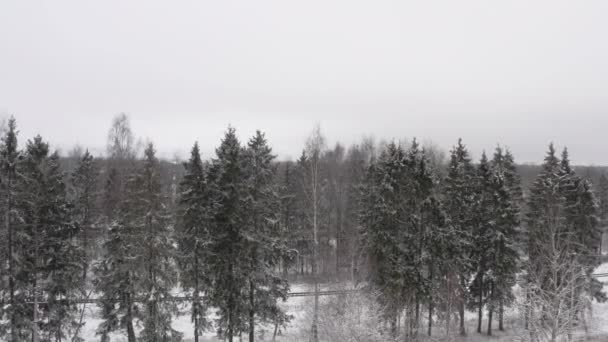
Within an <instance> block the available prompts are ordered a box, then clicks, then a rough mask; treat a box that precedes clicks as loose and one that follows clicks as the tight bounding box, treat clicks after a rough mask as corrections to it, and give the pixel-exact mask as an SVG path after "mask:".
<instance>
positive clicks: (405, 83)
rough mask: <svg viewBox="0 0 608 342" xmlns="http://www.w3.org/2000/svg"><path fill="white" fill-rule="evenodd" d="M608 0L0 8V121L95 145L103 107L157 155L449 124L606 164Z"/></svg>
mask: <svg viewBox="0 0 608 342" xmlns="http://www.w3.org/2000/svg"><path fill="white" fill-rule="evenodd" d="M607 14H608V1H603V0H598V1H557V0H550V1H500V2H499V1H487V0H480V1H426V0H425V1H422V0H420V1H404V0H400V1H378V0H375V1H356V0H344V1H342V0H341V1H331V0H323V1H314V0H306V1H288V0H275V1H264V0H255V1H226V0H222V1H202V0H196V1H168V0H167V1H150V0H137V1H135V0H130V1H118V0H117V1H109V0H104V1H83V0H74V1H63V0H53V1H29V0H3V1H1V2H0V116H7V115H9V114H14V115H15V116H16V117H17V120H18V123H19V126H20V130H21V136H22V139H23V138H29V137H31V136H33V135H34V134H36V133H40V134H42V135H43V137H45V138H46V139H48V140H50V141H51V143H52V144H53V146H55V147H59V148H61V149H62V150H64V151H65V150H68V149H70V147H71V146H73V145H74V144H77V143H78V144H81V145H83V146H85V147H89V148H92V149H94V150H96V151H102V150H103V149H104V146H105V139H106V134H107V130H108V128H109V125H110V122H111V119H112V117H113V116H114V115H115V114H117V113H119V112H125V113H127V114H129V116H130V117H131V121H132V126H133V129H134V132H135V134H136V135H137V136H140V137H143V138H148V139H150V140H152V141H153V142H155V143H156V144H157V149H158V150H159V151H160V152H161V154H162V155H164V156H171V155H173V154H174V153H176V152H177V153H180V154H182V155H186V154H187V152H188V150H189V148H190V146H191V145H192V143H193V141H194V140H198V141H199V142H200V144H201V145H202V150H203V152H204V153H205V154H206V155H205V157H209V154H210V153H211V151H212V150H213V147H214V146H216V145H217V144H218V142H219V139H220V138H221V136H222V134H223V132H224V131H225V129H226V127H227V126H228V124H232V125H233V126H235V127H236V128H237V131H238V132H239V135H240V136H241V137H242V138H243V139H245V138H247V137H248V136H249V135H251V134H253V132H254V130H255V129H257V128H259V129H262V130H263V131H265V132H266V133H267V136H268V138H269V140H270V142H271V143H272V145H273V147H274V150H275V152H276V153H277V154H279V156H280V157H282V158H289V157H291V158H292V159H295V158H297V156H298V155H299V151H300V150H301V148H302V146H303V143H304V140H305V137H306V136H307V134H308V133H309V132H310V131H311V129H312V127H313V125H314V123H315V122H317V121H318V122H320V123H321V125H322V128H323V131H324V133H325V134H326V135H327V136H328V138H329V142H330V144H332V143H335V142H336V141H337V140H340V141H342V142H344V143H346V144H349V143H352V142H356V141H358V140H360V138H361V137H362V136H364V135H373V136H375V137H376V138H377V139H378V140H380V139H382V138H385V139H390V138H403V137H407V138H411V137H413V136H416V137H418V138H419V139H420V140H429V139H431V140H433V141H434V142H435V143H436V144H438V145H439V146H441V147H443V148H445V149H449V148H450V146H452V145H453V144H455V142H456V141H457V139H458V137H459V136H461V137H462V138H463V139H464V142H465V143H466V144H467V145H468V146H469V147H470V149H471V150H472V152H473V154H474V156H475V157H476V158H477V157H478V156H479V153H480V152H481V150H482V149H488V150H492V149H493V148H494V146H495V145H496V143H497V142H500V143H501V144H503V145H507V146H510V147H511V149H512V150H513V152H514V153H515V156H516V158H517V159H518V161H522V162H540V161H541V160H542V157H543V155H544V152H545V150H546V145H547V143H548V142H549V141H554V142H555V143H556V144H557V145H558V146H559V147H562V146H564V145H567V146H568V147H569V149H570V152H571V156H572V159H573V161H574V162H575V163H585V164H587V163H589V164H608V20H606V15H607Z"/></svg>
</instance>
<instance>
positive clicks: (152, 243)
mask: <svg viewBox="0 0 608 342" xmlns="http://www.w3.org/2000/svg"><path fill="white" fill-rule="evenodd" d="M155 153H156V152H155V150H154V146H153V145H152V144H148V146H147V148H146V150H145V151H144V160H143V164H142V165H141V167H140V168H139V170H138V171H136V172H135V173H134V174H133V175H132V176H131V177H130V179H129V180H128V183H127V201H128V203H127V205H128V207H129V208H130V211H129V213H128V216H127V217H128V224H129V225H130V226H132V227H133V229H134V230H135V231H136V232H137V233H138V234H137V235H138V236H139V238H140V240H139V243H138V244H137V245H136V249H137V250H138V253H137V254H136V255H135V258H136V259H135V262H136V264H137V265H138V266H139V267H138V269H137V271H138V272H140V274H139V277H138V278H139V280H140V283H139V284H138V287H139V288H138V290H139V292H140V294H141V296H142V298H144V302H143V306H144V310H143V312H142V323H143V331H142V332H141V337H142V339H143V340H144V341H147V342H161V341H162V342H169V341H180V340H181V334H180V333H179V332H177V331H175V330H174V329H173V328H172V327H171V315H172V313H174V312H176V307H175V305H174V303H172V302H171V301H169V300H167V299H169V298H170V291H171V290H172V289H173V287H174V285H175V283H176V277H177V273H176V272H175V269H174V267H173V258H174V254H175V251H174V244H173V239H172V236H173V234H172V229H171V225H170V224H171V221H170V220H171V217H170V215H169V212H168V210H167V202H166V201H167V200H166V198H165V197H164V196H163V194H162V191H161V183H160V173H159V162H158V159H156V156H155Z"/></svg>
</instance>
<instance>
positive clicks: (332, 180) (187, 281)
mask: <svg viewBox="0 0 608 342" xmlns="http://www.w3.org/2000/svg"><path fill="white" fill-rule="evenodd" d="M139 146H140V144H138V143H137V141H136V139H135V137H134V135H133V132H132V131H131V127H130V125H129V122H128V118H127V117H126V116H125V115H119V116H117V117H116V118H115V119H114V120H113V122H112V125H111V128H110V130H109V134H108V150H107V155H106V156H105V158H94V157H93V156H92V155H91V154H90V153H89V152H88V151H81V152H80V153H75V154H73V156H71V157H70V158H61V157H60V156H59V154H58V153H57V152H52V151H51V149H50V147H49V144H48V143H46V142H45V141H44V140H43V139H42V138H41V137H40V136H37V137H35V138H33V139H31V140H28V141H27V142H26V143H25V144H24V147H23V148H21V149H20V148H19V145H18V130H17V127H16V121H15V120H14V119H11V120H9V122H8V125H7V127H6V130H5V132H3V134H2V140H1V143H0V167H1V168H0V191H1V193H2V196H1V197H2V199H3V200H2V203H1V207H0V209H1V212H2V216H3V218H4V222H3V224H2V229H1V233H0V235H1V236H0V237H1V241H3V251H4V252H3V253H1V255H0V258H1V260H0V261H1V267H0V271H1V272H2V276H1V278H0V281H1V282H0V310H1V312H0V315H1V316H0V337H2V338H4V339H6V340H8V341H11V342H14V341H24V340H32V339H33V338H34V337H35V338H37V339H39V340H41V341H62V340H66V339H68V338H69V339H71V340H72V341H78V340H82V339H81V338H80V337H79V336H80V335H81V333H82V332H81V330H82V327H83V326H84V323H85V319H86V318H85V317H84V308H83V307H82V306H79V305H77V303H76V302H75V299H76V298H90V297H95V298H99V299H101V304H100V307H99V309H100V313H101V318H102V323H101V324H100V326H99V327H98V329H97V334H98V336H99V338H100V340H101V341H108V340H109V336H110V333H113V332H119V333H123V334H125V335H126V336H127V338H128V341H129V342H133V341H136V340H142V341H180V340H181V339H182V336H181V333H180V332H178V331H176V330H175V329H174V328H173V327H172V319H173V317H174V316H176V315H177V306H176V304H175V303H174V302H172V301H171V300H167V299H169V298H171V296H172V291H173V290H174V289H176V288H181V289H183V290H185V291H186V292H187V293H188V294H189V298H190V299H191V300H190V306H189V308H190V314H191V317H192V322H193V325H194V332H193V333H194V336H195V341H198V338H199V336H200V335H201V334H202V332H203V331H206V330H210V329H215V331H216V332H217V334H218V336H220V337H222V338H226V339H228V340H230V341H232V339H233V338H234V337H235V336H242V335H247V336H248V337H249V340H250V341H254V339H255V337H256V327H260V326H275V327H278V326H280V325H285V324H286V323H288V322H289V320H290V316H289V315H288V314H287V313H286V312H284V311H283V310H282V309H281V307H280V306H279V305H278V303H279V302H280V301H282V300H285V299H286V295H287V293H288V290H289V282H288V280H294V279H298V278H299V279H298V280H300V281H311V282H313V283H314V285H315V291H319V288H320V285H319V283H322V282H324V281H327V280H349V281H352V282H353V283H354V284H357V286H358V285H359V284H360V285H362V286H363V287H364V288H366V289H368V290H369V291H370V293H372V294H374V295H375V297H376V298H377V300H378V302H379V303H380V304H381V307H382V308H383V309H382V313H383V317H384V319H385V321H386V323H387V325H388V327H389V329H388V332H389V333H390V334H392V335H393V336H394V337H396V336H398V335H399V334H405V335H406V337H410V338H415V337H417V336H418V335H420V334H422V330H423V327H422V322H423V321H424V322H426V324H427V326H426V327H425V328H426V329H424V330H426V331H425V333H426V334H428V335H431V334H432V333H433V322H440V321H443V322H447V325H446V330H447V334H448V335H449V330H450V322H451V321H452V317H458V322H459V332H460V333H461V334H464V333H465V324H464V314H465V311H467V310H475V311H476V312H477V313H478V327H477V330H478V332H481V331H482V318H483V317H484V314H485V315H487V322H488V325H487V328H486V330H487V333H488V334H491V333H492V328H493V326H492V324H493V321H496V322H497V324H498V329H501V330H502V329H504V325H503V314H504V311H505V308H506V307H509V306H512V305H513V304H514V301H515V296H514V293H513V287H514V285H515V284H516V282H517V281H518V280H519V281H520V285H521V286H522V288H524V289H525V296H526V300H525V303H526V315H525V317H526V322H525V324H526V325H527V326H528V328H529V329H530V333H531V335H534V336H538V335H539V334H541V333H542V331H543V329H548V328H547V327H549V326H551V324H550V323H551V322H555V320H557V321H559V322H560V323H561V322H563V321H565V320H570V321H576V319H577V317H578V316H579V315H581V314H582V310H581V305H582V304H584V303H585V302H586V301H587V300H588V299H589V298H591V297H594V298H596V299H598V300H605V297H604V294H603V293H602V292H601V286H600V284H599V282H597V280H595V279H594V278H593V277H592V273H593V269H594V268H595V267H596V266H597V265H599V262H600V258H598V254H599V253H600V249H601V227H602V226H604V225H605V224H606V222H607V220H608V179H607V178H606V176H605V175H602V176H601V177H600V180H599V189H598V191H597V192H595V193H594V191H593V190H592V185H591V183H590V182H589V181H588V180H587V179H586V178H583V177H581V176H580V175H578V174H577V173H576V172H575V170H573V168H572V167H571V166H570V163H569V158H568V155H567V151H566V150H564V152H563V153H562V155H561V157H559V158H558V157H557V156H556V152H555V151H554V148H553V146H552V145H551V146H549V151H548V152H547V157H546V158H545V161H544V163H543V165H542V168H541V172H540V173H539V174H538V175H537V177H536V180H535V181H534V182H533V184H532V186H531V187H530V189H529V190H528V191H524V190H523V189H522V181H521V176H520V173H518V171H517V166H516V163H515V160H514V156H513V155H512V154H511V153H510V151H509V150H508V149H503V148H501V147H497V148H496V149H495V150H494V151H493V153H492V155H491V156H489V157H488V156H486V154H485V153H484V154H483V155H482V156H481V158H480V160H479V161H478V162H474V161H473V160H472V158H471V156H470V155H469V152H468V151H467V149H466V146H465V145H464V144H463V143H462V141H458V144H457V145H456V146H455V147H454V148H453V149H452V150H451V151H450V153H449V156H448V158H447V160H444V159H445V157H444V155H443V154H442V153H441V151H440V150H438V149H437V148H434V147H432V146H420V145H419V144H418V143H417V142H416V141H415V140H413V141H411V142H410V143H408V144H398V143H395V142H391V143H387V144H382V145H380V146H377V145H376V144H374V143H373V142H372V141H371V140H366V141H364V142H363V143H361V144H357V145H353V146H350V147H349V148H345V147H343V146H342V145H340V144H336V145H335V147H333V148H331V149H330V148H328V147H327V144H326V141H325V138H324V137H323V135H322V134H321V131H320V128H319V127H318V126H317V127H315V129H314V130H313V132H312V134H311V135H310V137H309V139H308V140H307V141H306V144H305V146H304V149H303V152H302V154H301V156H300V158H298V160H297V161H295V162H285V161H277V160H276V158H275V156H274V155H273V153H272V149H271V147H270V144H269V143H268V141H267V140H266V137H265V135H264V134H263V133H261V132H259V131H258V132H257V133H256V134H255V135H254V136H253V137H251V138H250V139H249V140H248V141H246V142H240V141H239V140H238V138H237V136H236V132H235V130H234V129H233V128H228V130H227V132H226V134H225V136H224V137H223V139H222V140H221V142H220V145H219V147H217V149H216V151H215V155H214V156H212V157H211V158H205V159H203V158H202V157H201V154H200V150H199V146H198V144H194V146H193V147H192V149H191V151H190V157H189V159H188V161H186V162H185V163H183V164H182V165H174V164H171V163H168V162H163V161H160V160H159V159H158V158H157V157H156V151H155V148H154V146H153V145H152V144H147V145H146V146H145V147H144V148H143V153H140V151H139V150H140V147H139ZM62 163H63V167H62ZM564 265H566V266H567V267H565V266H564ZM575 270H578V271H575ZM581 270H582V272H580V271H581ZM556 277H557V278H556ZM564 291H569V292H567V293H568V294H569V296H568V297H567V298H566V297H564ZM556 304H559V305H562V306H561V307H566V308H570V309H571V310H569V311H568V310H562V311H560V312H559V313H556V314H555V315H548V314H543V313H542V312H543V311H544V310H545V309H546V308H547V307H550V306H551V305H556ZM314 305H315V307H314V309H313V313H314V314H313V320H312V321H313V322H312V325H313V326H312V327H311V328H312V329H311V339H312V340H314V341H316V340H317V339H318V336H317V324H318V321H317V320H318V318H317V311H318V305H319V300H318V296H317V297H315V301H314ZM212 308H214V309H216V310H217V311H216V312H215V314H214V315H212V314H211V309H212ZM564 312H568V315H569V316H568V317H565V316H564ZM495 316H498V317H497V319H496V318H495ZM212 317H213V318H212ZM402 319H404V322H405V324H404V325H403V329H400V322H401V320H402ZM552 319H553V321H551V320H552ZM139 323H141V327H142V328H143V329H142V330H141V331H139V332H137V331H136V327H137V326H138V325H139ZM559 326H563V324H559ZM554 333H560V332H554Z"/></svg>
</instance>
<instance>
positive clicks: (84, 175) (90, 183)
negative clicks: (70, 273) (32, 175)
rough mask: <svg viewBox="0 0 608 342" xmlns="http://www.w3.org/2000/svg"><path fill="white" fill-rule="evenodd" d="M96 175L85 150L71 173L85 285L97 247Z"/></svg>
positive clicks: (96, 168) (72, 200) (95, 165)
mask: <svg viewBox="0 0 608 342" xmlns="http://www.w3.org/2000/svg"><path fill="white" fill-rule="evenodd" d="M98 175H99V168H98V165H97V163H96V161H95V160H94V158H93V156H92V155H91V154H90V153H89V151H88V150H87V151H85V153H84V155H83V156H82V157H81V158H80V160H79V162H78V165H77V166H76V169H75V170H74V171H73V173H72V175H71V185H72V187H71V190H72V191H71V192H72V194H71V202H72V203H73V206H74V209H73V211H74V219H75V221H76V222H75V223H76V224H77V225H78V226H79V228H80V232H81V234H80V236H79V240H80V245H81V246H82V249H83V250H84V252H85V254H86V257H85V258H84V262H83V265H82V268H83V272H82V281H83V285H86V282H87V273H88V271H89V265H90V264H91V261H92V260H93V258H94V257H95V254H94V253H93V252H92V251H97V250H98V249H99V246H97V242H98V241H99V237H100V236H99V234H98V231H97V230H96V228H97V227H96V221H97V216H98V207H97V206H98V202H97V199H98V190H97V189H98V182H97V180H98V179H97V178H98ZM83 289H84V287H83ZM83 293H84V292H83Z"/></svg>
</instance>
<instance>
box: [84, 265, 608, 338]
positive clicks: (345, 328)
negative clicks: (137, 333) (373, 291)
mask: <svg viewBox="0 0 608 342" xmlns="http://www.w3.org/2000/svg"><path fill="white" fill-rule="evenodd" d="M596 272H597V273H608V263H605V264H603V265H601V266H600V267H599V268H598V269H597V270H596ZM338 288H340V285H337V284H336V285H333V286H327V287H324V290H325V289H338ZM312 290H313V287H312V285H307V284H292V288H291V291H292V292H304V291H312ZM604 290H605V291H608V286H607V285H604ZM336 300H337V299H336V296H331V297H321V307H322V308H321V312H320V322H319V336H320V338H321V340H322V341H327V342H333V341H338V340H344V341H348V340H353V341H354V340H359V341H361V342H367V341H377V339H374V338H372V337H371V335H370V337H369V339H366V337H365V331H364V330H365V329H366V327H365V325H366V324H370V322H372V323H371V324H373V322H374V321H373V320H370V319H367V317H365V318H363V321H355V322H342V320H344V319H343V317H344V315H346V316H347V317H351V318H352V317H355V316H356V314H355V313H352V312H350V313H348V312H347V313H341V315H343V316H341V317H340V318H339V319H337V318H336V319H333V320H332V319H331V317H332V315H334V314H335V313H334V312H333V311H332V310H334V309H333V308H334V306H333V303H334V302H335V301H336ZM353 300H354V301H355V303H350V304H351V305H350V306H346V307H348V308H351V309H353V308H355V309H356V310H365V309H364V308H361V307H365V306H366V305H365V304H366V303H361V304H362V305H357V303H356V301H359V300H361V298H354V299H353ZM352 304H354V305H352ZM281 305H282V306H283V308H284V309H285V310H286V311H287V313H288V314H290V315H293V320H292V321H291V322H290V323H289V324H288V326H287V327H286V329H281V331H280V333H279V334H277V336H276V341H277V342H287V341H289V342H308V341H309V338H308V333H309V331H310V326H311V317H312V315H311V313H312V307H313V297H291V298H289V299H288V300H287V302H285V303H282V304H281ZM86 312H87V317H86V325H85V327H84V330H83V334H82V337H83V338H84V339H85V341H87V342H88V341H91V342H93V341H99V336H96V335H95V330H96V329H97V326H98V325H99V323H101V320H100V319H99V316H98V312H97V307H96V306H95V305H92V304H89V305H88V307H87V310H86ZM365 315H366V313H363V316H365ZM370 315H371V313H370ZM359 316H361V314H359ZM358 319H359V320H361V318H358ZM476 320H477V314H476V313H474V312H468V313H467V319H466V324H467V331H468V336H467V337H466V338H461V337H458V336H454V337H453V338H451V339H450V340H452V341H462V342H477V341H480V342H481V341H498V342H507V341H520V340H521V338H520V336H521V335H522V334H524V332H522V331H521V329H520V328H519V327H518V324H517V321H518V313H517V310H516V309H509V310H507V312H505V329H506V331H505V332H500V331H498V329H497V328H498V326H497V323H496V324H495V326H494V336H492V337H488V336H486V335H485V334H481V335H480V334H477V333H476V332H475V327H476V324H477V321H476ZM338 321H340V322H338ZM346 321H348V319H347V320H346ZM351 321H352V319H351ZM483 323H484V324H483V327H484V332H485V329H486V325H487V322H486V321H485V320H484V322H483ZM349 324H352V326H349ZM173 327H174V328H175V329H176V330H178V331H180V332H182V333H183V334H184V341H185V342H189V341H193V335H192V331H193V325H192V323H191V322H190V314H189V307H188V306H187V305H186V304H184V305H181V306H180V315H179V317H177V318H176V319H174V321H173ZM375 328H377V325H376V326H373V325H372V326H369V327H367V329H369V330H373V329H375ZM138 329H141V327H138ZM358 329H360V330H361V331H362V332H356V333H357V334H363V336H359V335H357V336H356V337H355V336H354V335H353V336H349V337H347V338H344V339H342V338H339V337H338V336H337V335H336V334H341V333H342V332H343V333H344V334H355V331H354V330H358ZM453 329H454V330H453V331H456V326H455V325H454V326H453ZM435 330H436V331H435ZM257 331H258V333H259V335H258V338H257V340H259V341H272V338H273V333H274V326H266V327H257ZM444 331H445V326H444V325H437V326H436V327H435V329H434V331H433V334H434V335H436V336H435V337H436V338H437V340H442V339H441V335H442V334H444ZM587 336H588V339H587V341H598V342H599V341H608V303H597V302H593V307H592V317H590V318H588V333H587ZM581 337H582V332H581ZM243 340H246V336H243ZM111 341H112V342H123V341H125V342H126V337H125V336H124V335H122V334H114V335H112V336H111ZM201 341H203V342H212V341H220V340H218V339H217V338H216V337H215V331H208V332H206V333H205V335H204V336H203V338H202V339H201ZM237 341H238V339H237Z"/></svg>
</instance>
